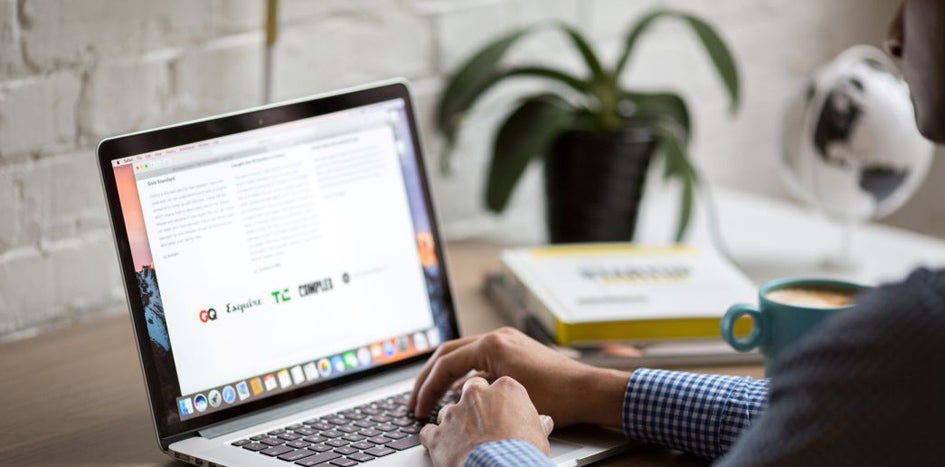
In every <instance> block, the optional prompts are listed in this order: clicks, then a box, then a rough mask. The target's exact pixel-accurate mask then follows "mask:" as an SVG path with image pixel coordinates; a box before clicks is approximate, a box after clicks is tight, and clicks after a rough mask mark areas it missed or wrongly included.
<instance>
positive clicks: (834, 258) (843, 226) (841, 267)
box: [820, 220, 862, 272]
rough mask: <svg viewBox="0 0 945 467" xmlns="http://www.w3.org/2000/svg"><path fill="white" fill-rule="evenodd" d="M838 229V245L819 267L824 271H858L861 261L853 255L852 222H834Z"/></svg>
mask: <svg viewBox="0 0 945 467" xmlns="http://www.w3.org/2000/svg"><path fill="white" fill-rule="evenodd" d="M835 222H836V223H838V224H839V227H840V245H839V248H837V249H836V250H834V252H833V253H831V254H828V255H827V257H826V258H824V259H823V260H821V262H820V267H821V269H823V270H825V271H832V272H848V271H853V270H856V269H859V267H860V264H862V261H861V260H860V259H859V258H857V257H856V256H854V255H853V228H854V221H852V220H844V221H839V222H837V221H835Z"/></svg>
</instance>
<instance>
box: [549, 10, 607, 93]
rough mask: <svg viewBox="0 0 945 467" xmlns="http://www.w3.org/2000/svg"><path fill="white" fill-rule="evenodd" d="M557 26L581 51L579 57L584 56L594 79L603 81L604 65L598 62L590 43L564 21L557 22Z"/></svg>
mask: <svg viewBox="0 0 945 467" xmlns="http://www.w3.org/2000/svg"><path fill="white" fill-rule="evenodd" d="M558 27H559V28H561V30H562V31H564V32H565V33H566V34H567V35H568V37H569V38H570V39H571V42H573V43H574V46H575V47H577V49H578V52H580V53H581V57H583V58H584V62H585V63H587V67H588V68H590V70H591V75H592V76H593V77H594V79H595V80H596V81H600V82H603V81H604V80H605V79H606V74H605V73H604V67H603V65H601V64H600V60H599V59H598V58H597V54H596V53H594V49H593V48H592V47H591V44H590V43H589V42H587V39H585V38H584V36H583V35H581V33H580V32H579V31H578V30H577V29H574V28H573V27H571V26H569V25H567V24H565V23H558Z"/></svg>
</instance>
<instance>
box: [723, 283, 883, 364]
mask: <svg viewBox="0 0 945 467" xmlns="http://www.w3.org/2000/svg"><path fill="white" fill-rule="evenodd" d="M865 289H866V287H864V286H862V285H859V284H855V283H852V282H846V281H838V280H833V279H783V280H777V281H772V282H769V283H767V284H765V285H763V286H762V287H761V289H760V290H759V291H758V305H752V304H747V303H739V304H736V305H732V307H731V308H729V309H728V312H726V313H725V316H723V317H722V338H723V339H725V341H726V342H728V343H729V345H731V346H732V347H734V348H735V350H738V351H741V352H747V351H749V350H752V349H755V348H759V349H761V353H762V355H764V356H765V371H766V372H767V373H770V372H771V371H770V370H771V365H772V362H773V361H774V360H775V359H777V357H778V356H779V355H781V354H782V353H783V352H784V351H785V350H787V349H790V348H792V347H794V346H795V345H797V343H798V342H800V341H801V340H803V339H804V338H805V337H806V336H807V335H808V334H810V333H811V332H812V331H813V330H815V329H817V328H818V327H820V326H821V325H823V323H824V322H825V321H827V319H829V318H832V317H833V316H835V315H837V314H839V313H843V312H845V311H846V310H848V309H851V308H852V307H853V305H855V304H856V298H857V295H859V294H860V293H861V292H862V291H863V290H865ZM746 315H747V316H750V317H751V318H752V320H753V321H754V323H753V325H752V328H751V332H750V333H749V334H748V336H746V337H738V336H736V335H735V322H736V321H738V319H739V318H740V317H742V316H746Z"/></svg>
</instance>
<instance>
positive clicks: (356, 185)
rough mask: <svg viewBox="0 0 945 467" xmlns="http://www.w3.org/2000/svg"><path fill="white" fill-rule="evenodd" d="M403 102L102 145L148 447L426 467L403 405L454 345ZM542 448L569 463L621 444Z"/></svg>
mask: <svg viewBox="0 0 945 467" xmlns="http://www.w3.org/2000/svg"><path fill="white" fill-rule="evenodd" d="M418 142H419V138H418V135H417V127H416V124H415V122H414V116H413V110H412V103H411V100H410V96H409V93H408V90H407V87H406V85H405V84H404V83H402V82H387V83H381V84H376V85H373V86H369V87H364V88H359V89H354V90H346V91H342V92H338V93H334V94H330V95H323V96H316V97H312V98H307V99H302V100H297V101H292V102H287V103H282V104H275V105H271V106H266V107H261V108H256V109H251V110H247V111H245V112H238V113H232V114H228V115H222V116H219V117H213V118H208V119H204V120H199V121H194V122H189V123H182V124H179V125H174V126H170V127H164V128H158V129H154V130H149V131H144V132H139V133H134V134H129V135H124V136H118V137H114V138H109V139H106V140H104V141H102V142H101V143H100V144H99V147H98V160H99V165H100V167H101V175H102V180H103V184H104V188H105V194H106V198H107V202H108V207H109V212H110V215H111V221H112V226H113V227H114V233H115V241H116V245H117V249H118V256H119V260H120V264H121V272H122V277H123V279H124V282H125V290H126V292H127V296H128V303H129V307H130V310H131V318H132V321H133V324H134V332H135V337H136V342H137V346H138V353H139V355H140V360H141V367H142V371H143V373H144V377H145V385H146V387H147V392H148V399H149V402H150V405H151V411H152V414H153V418H154V427H155V430H156V432H157V437H158V443H159V445H160V448H161V449H162V450H163V451H164V452H165V453H167V454H168V455H170V456H172V457H174V458H176V459H180V460H183V461H186V462H189V463H192V464H195V465H260V466H263V465H268V466H292V465H302V466H310V465H321V464H325V465H334V466H348V465H358V464H360V463H363V462H370V463H371V465H374V466H382V465H425V464H430V460H429V456H428V455H427V453H426V451H425V449H424V448H423V447H422V446H421V445H420V444H419V438H418V431H419V429H420V427H421V422H419V421H416V420H414V419H412V418H411V417H410V416H409V414H408V413H407V412H406V409H405V408H404V406H403V405H404V401H405V398H406V395H407V394H408V391H409V390H410V388H411V385H412V381H413V378H414V375H415V374H416V373H417V372H418V371H419V369H420V367H421V366H422V365H423V362H424V360H425V359H426V358H427V357H429V356H430V354H431V353H432V352H433V350H435V349H436V347H437V346H438V345H440V343H442V342H444V341H446V340H448V339H452V338H455V337H457V336H458V332H457V326H456V317H455V313H454V303H453V299H452V295H451V293H450V286H449V281H448V277H447V271H446V263H445V262H444V258H443V251H442V249H443V242H442V241H441V239H440V237H439V234H438V232H437V224H436V219H435V216H434V213H433V209H432V205H431V200H430V192H429V188H428V186H427V180H426V176H425V172H424V167H423V157H422V154H421V152H420V147H419V144H418ZM624 443H625V441H624V440H623V439H622V437H621V436H619V435H615V434H614V433H611V432H591V431H587V430H580V431H576V432H574V433H561V434H556V435H555V440H554V442H553V445H552V456H553V458H554V460H555V461H556V462H558V463H560V464H563V465H577V464H579V463H583V462H586V461H592V460H596V459H599V458H601V457H603V456H606V455H608V454H609V453H613V452H617V451H619V450H620V449H622V447H623V446H625V444H624Z"/></svg>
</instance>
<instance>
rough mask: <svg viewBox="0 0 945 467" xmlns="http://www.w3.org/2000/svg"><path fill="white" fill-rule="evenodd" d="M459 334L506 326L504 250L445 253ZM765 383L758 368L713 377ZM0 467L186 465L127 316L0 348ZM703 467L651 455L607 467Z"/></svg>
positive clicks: (469, 246) (467, 247)
mask: <svg viewBox="0 0 945 467" xmlns="http://www.w3.org/2000/svg"><path fill="white" fill-rule="evenodd" d="M447 255H448V260H449V265H450V273H451V275H452V278H453V287H454V289H453V290H454V294H455V295H456V298H457V302H458V304H459V321H460V327H461V330H462V332H463V333H464V334H475V333H481V332H485V331H488V330H490V329H494V328H496V327H499V326H503V325H505V324H507V323H505V322H504V321H503V320H502V318H501V317H500V316H499V315H497V314H496V313H494V312H493V311H492V309H491V308H490V307H489V304H488V302H487V301H486V300H485V298H484V297H483V296H482V295H480V293H479V286H480V283H481V280H482V277H483V275H484V274H485V272H486V271H490V270H494V269H496V268H497V266H498V248H497V247H495V246H493V245H488V244H485V243H474V242H462V243H454V244H450V245H449V249H448V251H447ZM711 371H713V372H720V373H731V374H746V375H752V376H756V377H757V376H760V375H761V374H762V372H763V370H762V369H761V368H760V367H757V366H752V367H734V368H712V369H711ZM0 375H2V379H0V465H4V466H7V465H11V466H13V465H23V466H32V465H69V466H83V465H89V466H92V465H95V466H106V465H107V466H118V465H121V466H130V465H168V466H170V465H183V464H179V463H176V462H174V461H172V460H170V458H168V457H166V456H164V455H163V454H162V453H161V452H160V450H159V449H158V447H157V442H156V439H155V435H154V431H153V428H152V426H151V420H150V415H149V414H148V404H147V401H146V399H145V392H144V386H143V382H142V376H141V370H140V367H139V364H138V357H137V353H136V351H135V348H134V339H133V338H132V333H131V322H130V321H129V319H128V316H127V314H124V313H123V314H121V315H120V316H115V317H109V318H105V319H99V320H95V321H92V322H88V323H83V324H79V325H76V326H72V327H70V328H68V329H61V330H58V331H52V332H49V333H46V334H43V335H40V336H38V337H35V338H31V339H26V340H23V341H18V342H12V343H7V344H2V345H0ZM631 460H632V462H633V464H634V465H705V462H704V461H702V460H700V459H697V458H694V457H691V456H686V455H681V454H678V453H673V452H670V451H666V450H661V449H656V448H643V449H640V450H636V451H634V452H632V453H630V454H627V455H625V456H623V457H621V458H617V459H612V460H609V461H608V462H607V463H606V465H622V464H626V463H628V462H630V461H631Z"/></svg>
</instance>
